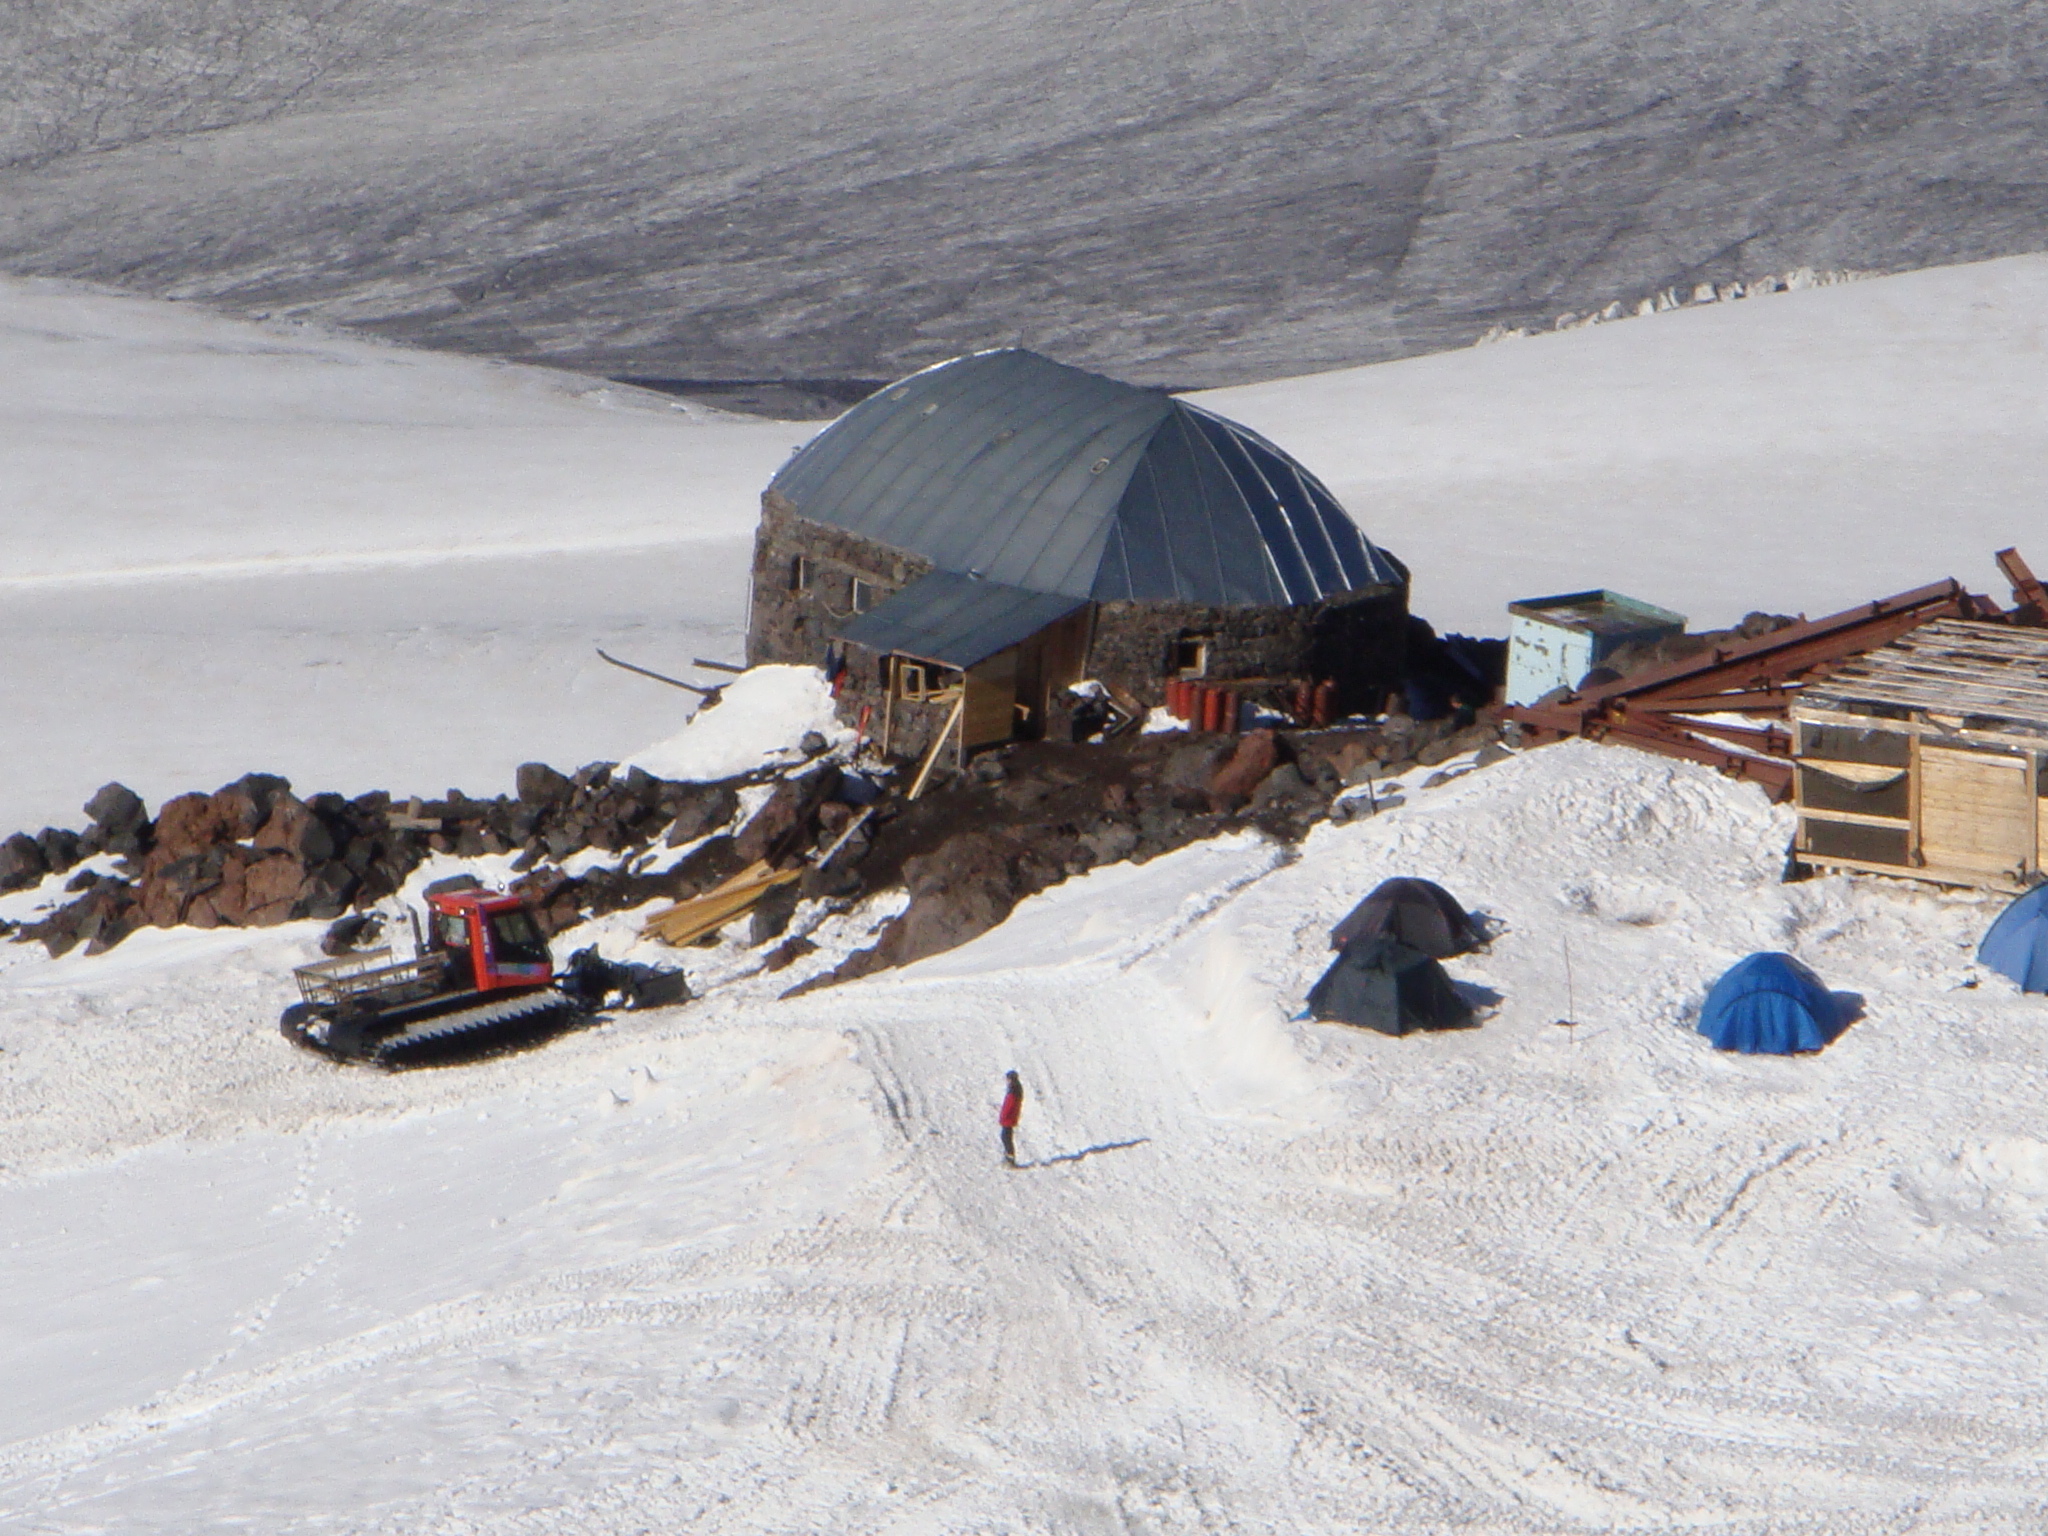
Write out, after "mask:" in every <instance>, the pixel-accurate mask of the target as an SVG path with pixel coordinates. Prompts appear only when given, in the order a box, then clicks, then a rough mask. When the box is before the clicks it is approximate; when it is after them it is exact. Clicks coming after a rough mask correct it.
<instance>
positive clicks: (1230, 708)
mask: <svg viewBox="0 0 2048 1536" xmlns="http://www.w3.org/2000/svg"><path fill="white" fill-rule="evenodd" d="M1243 726H1244V700H1243V698H1241V697H1240V696H1239V695H1238V694H1237V693H1236V691H1235V690H1230V689H1226V690H1225V691H1224V694H1223V729H1224V730H1226V731H1228V732H1229V733H1230V734H1231V735H1233V736H1235V735H1236V734H1237V733H1238V731H1239V730H1240V729H1242V728H1243Z"/></svg>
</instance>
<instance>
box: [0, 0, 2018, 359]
mask: <svg viewBox="0 0 2048 1536" xmlns="http://www.w3.org/2000/svg"><path fill="white" fill-rule="evenodd" d="M2044 128H2048V30H2044V29H2043V28H2042V27H2041V26H2040V25H2039V20H2038V17H2036V15H2035V14H2034V12H2033V11H2032V10H2031V9H2030V8H2028V7H2024V6H2012V5H2007V4H1996V3H1991V0H1958V3H1955V4H1949V5H1942V6H1925V5H1917V4H1907V3H1887V4H1875V5H1864V6H1858V7H1850V8H1843V7H1839V6H1829V5H1821V4H1817V3H1815V0H1750V3H1744V4H1735V5H1722V6H1712V7H1701V6H1694V5H1685V4H1680V3H1678V0H1620V3H1618V4H1615V5H1611V6H1606V7H1599V8H1589V7H1586V6H1583V5H1563V4H1524V5H1513V6H1504V5H1500V4H1496V3H1490V0H1489V3H1483V4H1482V3H1479V0H1450V3H1448V4H1444V5H1433V6H1416V5H1411V4H1405V3H1396V0H1373V3H1368V4H1339V3H1336V0H1274V3H1271V4H1264V5H1258V6H1250V5H1238V4H1230V5H1218V4H1194V3H1190V0H1133V3H1128V4H1118V5H1114V6H1102V5H1098V4H1095V3H1094V0H1027V3H1022V4H1014V5H1008V6H1002V7H996V8H989V7H971V6H959V5H954V4H941V3H938V0H889V3H887V4H884V3H882V0H841V3H837V4H833V5H829V6H823V7H820V6H795V7H792V6H770V5H767V4H763V3H761V0H722V3H712V4H693V5H688V6H685V5H680V4H677V3H675V0H621V3H616V4H608V5H605V6H602V7H564V6H561V5H559V4H556V3H554V0H492V3H490V4H484V3H481V0H467V3H455V4H447V5H435V6H421V5H417V4H413V3H410V0H263V3H257V0H111V3H109V4H106V5H99V6H95V7H93V8H92V9H91V14H90V17H89V18H82V17H81V13H80V12H79V10H78V7H76V6H75V5H73V4H70V3H68V0H16V3H13V4H10V5H8V6H6V7H4V8H0V270H5V271H12V272H16V273H37V274H50V275H59V276H69V277H80V278H90V279H97V280H101V281H106V282H112V283H116V284H121V285H126V286H130V287H134V288H137V289H140V290H142V291H145V292H150V293H157V294H172V295H179V296H186V297H192V298H199V299H206V300H211V301H216V302H218V303H220V304H222V305H225V306H227V307H229V308H231V309H235V310H239V311H242V312H245V313H248V312H259V313H283V314H305V315H313V316H319V317H322V318H325V319H328V320H334V321H340V322H344V323H347V324H350V325H355V326H360V327H363V328H365V329H368V330H372V331H376V332H380V333H383V334H387V335H391V336H396V337H403V338H405V339H408V340H412V341H417V342H424V343H426V344H429V345H432V346H438V347H447V348H453V349H457V350H461V351H468V352H476V353H485V354H491V355H497V356H504V357H512V358H520V359H529V360H535V361H543V362H550V363H555V364H560V365H564V366H568V367H572V368H579V369H585V370H590V371H594V372H601V373H606V374H612V375H631V376H644V377H669V378H688V379H695V380H717V379H773V378H797V379H812V380H830V379H847V378H867V379H873V378H887V377H892V376H894V375H896V374H898V373H901V372H903V371H905V370H906V369H909V368H911V367H914V366H918V365H922V364H925V363H929V362H931V361H933V360H935V359H938V358H942V357H946V356H950V355H952V354H955V353H958V352H961V351H963V350H967V349H970V348H975V347H982V346H988V345H995V344H1008V343H1022V344H1024V345H1027V346H1031V347H1035V348H1038V349H1040V350H1043V351H1046V352H1049V353H1051V354H1052V355H1054V356H1057V357H1060V358H1063V359H1065V360H1068V361H1071V362H1075V363H1080V364H1084V365H1088V366H1093V367H1097V368H1101V369H1105V370H1107V371H1110V372H1113V373H1116V374H1119V375H1122V376H1125V377H1130V378H1135V379H1139V380H1144V381H1152V382H1165V383H1170V384H1176V385H1197V384H1219V383H1231V382H1239V381H1244V380H1249V379H1255V378H1263V377H1271V376H1274V375H1276V374H1283V373H1293V372H1301V371H1306V370H1311V369H1316V368H1324V367H1331V366H1336V365H1341V364H1347V363H1356V362H1362V361H1370V360H1375V359H1381V358H1387V357H1392V356H1397V355H1401V354H1406V353H1412V352H1417V351H1426V350H1436V349H1440V348H1443V347H1447V346H1453V345H1457V344H1460V343H1463V342H1466V341H1469V340H1471V339H1472V338H1473V337H1474V336H1476V335H1478V334H1479V333H1481V332H1482V331H1484V330H1485V329H1487V328H1488V327H1490V326H1492V325H1495V324H1508V325H1532V324H1534V325H1542V324H1548V323H1549V322H1550V321H1552V320H1553V319H1554V318H1555V317H1556V316H1558V315H1559V314H1560V313H1563V312H1578V313H1584V312H1586V311H1589V310H1593V309H1598V308H1600V307H1601V306H1604V305H1606V304H1608V303H1609V302H1610V301H1615V300H1620V301H1624V302H1629V301H1633V300H1636V299H1639V298H1642V297H1644V296H1647V295H1650V294H1653V293H1656V292H1659V291H1661V290H1664V289H1667V288H1672V287H1677V288H1680V289H1685V290H1689V289H1691V288H1693V287H1694V286H1695V285H1697V284H1700V283H1703V282H1717V281H1718V282H1729V281H1734V280H1739V279H1753V278H1756V277H1758V276H1761V275H1764V274H1770V273H1783V272H1786V271H1788V270H1790V269H1793V268H1796V267H1801V266H1811V267H1816V268H1823V269H1828V268H1833V269H1864V270H1893V269H1904V268H1912V267H1919V266H1926V265H1933V264H1939V263H1945V262H1952V261H1959V260H1968V259H1974V258H1981V257H1989V256H1996V255H2003V254H2010V253H2013V252H2018V251H2027V250H2035V249H2039V248H2041V247H2042V246H2043V245H2044V244H2048V240H2044V231H2048V179H2044V178H2043V177H2042V175H2041V173H2040V164H2041V149H2040V146H2041V144H2042V143H2043V142H2044Z"/></svg>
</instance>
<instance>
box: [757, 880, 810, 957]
mask: <svg viewBox="0 0 2048 1536" xmlns="http://www.w3.org/2000/svg"><path fill="white" fill-rule="evenodd" d="M801 900H802V896H801V894H800V893H799V891H798V889H797V882H796V881H794V880H791V881H789V882H788V883H787V884H785V885H778V886H776V887H775V888H774V889H773V890H771V891H769V892H768V894H767V895H765V896H763V897H762V898H761V899H760V900H759V901H757V902H755V903H754V910H753V911H752V912H750V913H748V914H747V943H748V944H750V945H754V946H759V945H762V944H766V943H768V942H769V941H770V940H773V939H779V938H781V937H782V935H783V932H784V930H785V929H787V928H788V927H789V920H790V919H791V918H792V917H794V916H796V909H797V903H798V902H799V901H801Z"/></svg>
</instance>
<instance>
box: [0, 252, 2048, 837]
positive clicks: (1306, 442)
mask: <svg viewBox="0 0 2048 1536" xmlns="http://www.w3.org/2000/svg"><path fill="white" fill-rule="evenodd" d="M2044 335H2048V258H2043V257H2015V258H2012V259H2010V260H2006V261H1997V262H1986V263H1980V264H1977V265H1974V266H1967V267H1954V268H1945V269H1942V270H1939V271H1933V272H1922V273H1913V274H1908V275H1905V276H1901V277H1895V278H1884V279H1874V280H1871V281H1867V282H1859V283H1851V284H1845V285H1841V286H1837V287H1829V288H1820V289H1813V290H1809V291H1806V292H1801V293H1790V294H1778V295H1772V296H1770V297H1765V298H1756V299H1748V300H1743V301H1741V302H1739V303H1730V304H1709V305H1700V306H1694V307H1691V308H1686V309H1682V310H1677V311H1673V312H1670V313H1667V314H1660V315H1655V316H1651V317H1648V318H1644V319H1631V320H1626V321H1620V322H1616V323H1613V324H1609V325H1602V326H1597V327H1593V328H1591V329H1586V330H1578V331H1569V332H1564V333H1561V334H1556V335H1548V336H1540V337H1530V338H1525V339H1520V340H1515V341H1508V342H1503V343H1499V344H1495V345H1490V346H1484V347H1475V348H1467V349H1465V350H1463V351H1459V352H1454V353H1446V354H1442V355H1440V356H1436V357H1428V358H1415V359H1409V360H1406V361H1403V362H1398V363H1391V364H1385V365H1381V366H1378V367H1374V368H1362V369H1352V370H1347V371H1343V372H1337V373H1329V374H1317V375H1310V376H1307V377H1303V378H1298V379H1288V380H1280V381H1275V382H1273V383H1269V384H1263V385H1257V386H1252V387H1248V388H1245V389H1234V390H1224V391H1217V392H1214V393H1211V394H1208V395H1204V396H1202V397H1201V398H1202V399H1203V401H1204V402H1205V403H1208V404H1211V405H1213V406H1214V407H1215V408H1217V409H1219V410H1222V411H1223V412H1225V413H1226V414H1228V415H1231V416H1234V417H1236V418H1238V419H1240V420H1243V421H1245V422H1247V423H1249V424H1250V425H1252V426H1255V427H1257V428H1258V429H1259V430H1261V431H1263V432H1265V433H1266V434H1268V435H1269V436H1271V437H1273V438H1274V439H1275V440H1276V441H1278V442H1279V443H1281V444H1282V445H1283V446H1285V447H1286V448H1288V449H1289V450H1290V451H1291V452H1293V453H1295V454H1297V455H1298V456H1299V457H1301V458H1302V459H1303V460H1304V461H1305V462H1307V463H1308V464H1309V465H1310V466H1311V467H1312V468H1314V469H1316V470H1317V471H1318V472H1319V473H1321V474H1322V475H1323V476H1324V478H1326V479H1327V480H1328V481H1329V482H1330V483H1331V485H1332V486H1333V487H1334V488H1335V489H1336V491H1337V492H1338V494H1339V495H1340V497H1342V499H1343V500H1344V502H1345V503H1346V505H1347V506H1349V507H1350V508H1351V509H1352V510H1353V512H1354V513H1355V514H1356V515H1357V516H1358V518H1359V519H1360V521H1361V522H1362V523H1363V524H1364V525H1365V527H1366V529H1367V531H1368V532H1369V533H1371V535H1372V536H1373V537H1374V538H1375V539H1378V540H1380V541H1381V542H1383V543H1384V544H1385V545H1386V546H1387V547H1388V548H1389V549H1392V550H1393V551H1394V552H1395V553H1396V554H1398V555H1400V556H1401V557H1402V558H1403V559H1404V560H1406V561H1407V562H1408V563H1409V565H1410V566H1411V568H1412V569H1413V570H1414V573H1415V597H1414V603H1415V608H1416V611H1417V612H1419V613H1422V614H1423V615H1425V616H1426V617H1428V618H1429V619H1430V620H1432V621H1433V622H1434V623H1436V624H1437V625H1438V626H1439V627H1440V628H1444V629H1458V630H1463V631H1465V632H1467V633H1477V634H1499V633H1502V632H1503V630H1504V628H1505V622H1506V619H1505V607H1506V604H1507V603H1508V602H1509V601H1510V600H1512V599H1514V598H1519V597H1531V596H1538V595H1542V594H1545V593H1550V592H1560V591H1572V590H1577V589H1580V588H1585V587H1594V586H1612V587H1618V588H1620V589H1622V590H1624V591H1628V592H1632V593H1634V594H1636V595H1638V596H1641V597H1645V598H1649V599H1651V600H1653V601H1656V602H1659V603H1663V604H1665V605H1667V606H1669V607H1674V608H1676V609H1678V610H1679V611H1680V612H1683V613H1686V614H1689V615H1690V616H1691V617H1692V618H1693V620H1694V622H1695V624H1696V625H1697V626H1699V627H1707V626H1712V625H1717V624H1723V623H1728V622H1732V621H1733V620H1735V619H1738V618H1740V617H1741V616H1742V614H1743V613H1745V612H1747V611H1749V610H1752V609H1757V608H1764V609H1770V610H1775V611H1782V612H1799V611H1804V612H1807V613H1811V614H1818V613H1822V612H1829V611H1832V610H1834V609H1836V608H1840V607H1846V606H1848V605H1850V604H1853V603H1856V602H1859V601H1862V600H1864V599H1867V598H1871V597H1877V596H1884V595H1887V594H1889V593H1891V592H1895V591H1898V590H1901V589H1903V588H1905V587H1909V586H1914V585H1918V584H1919V583H1921V582H1923V581H1929V580H1933V579H1936V578H1938V577H1941V576H1946V575H1955V576H1957V577H1959V578H1961V579H1963V580H1965V581H1967V582H1969V583H1971V584H1972V585H1973V586H1975V587H1977V588H1978V589H1979V590H1990V591H1994V592H1999V593H2000V594H2001V595H2002V587H2001V586H2000V579H1999V577H1998V575H1997V572H1996V570H1995V569H1994V568H1993V567H1992V565H1991V562H1990V555H1991V551H1992V550H1994V549H1997V548H2001V547H2003V546H2005V545H2008V544H2018V545H2019V546H2020V547H2021V548H2022V550H2027V549H2029V547H2030V545H2031V546H2033V548H2032V557H2033V559H2034V560H2035V562H2036V564H2037V566H2043V567H2048V543H2043V542H2042V531H2043V530H2048V523H2044V522H2043V521H2042V519H2041V518H2040V517H2039V515H2038V512H2037V508H2036V491H2037V488H2038V486H2039V485H2040V484H2042V483H2043V481H2044V480H2048V417H2044V415H2043V413H2042V411H2041V409H2040V401H2042V400H2043V399H2048V361H2044V359H2048V348H2044V346H2043V344H2042V343H2043V337H2044ZM814 430H815V428H814V427H811V426H806V425H796V424H781V423H772V422H771V423H763V422H758V421H741V420H736V419H732V418H718V417H714V416H710V415H708V414H706V413H703V412H701V411H695V410H683V409H679V408H677V407H676V406H675V405H674V404H673V403H671V402H667V401H663V400H660V399H658V398H655V397H651V396H648V395H645V394H643V393H641V392H639V391H633V390H625V389H620V388H618V387H616V386H603V385H592V384H590V383H589V382H588V381H585V380H580V379H575V378H572V377H568V376H564V375H559V374H549V373H544V372H538V371H534V370H527V369H522V368H517V367H511V366H505V365H489V364H482V363H476V362H471V361H467V360H463V359H457V358H448V357H442V356H437V355H435V354H431V353H421V352H416V351H411V350H408V349H404V348H398V347H392V346H383V345H378V344H374V343H367V342H359V341H353V340H346V339H337V338H335V337H333V336H332V335H329V334H326V333H321V332H317V331H311V330H303V329H293V328H289V327H278V326H269V327H260V326H251V325H246V324H240V323H236V322H232V321H228V320H224V319H221V318H220V317H218V316H215V315H211V314H208V313H206V312H204V311H203V310H200V309H198V308H197V307H195V306H173V305H167V304H162V303H153V302H150V301H144V300H137V299H122V298H111V297H106V296H103V295H94V294H87V293H83V292H80V291H77V290H72V289H68V288H64V287H61V286H58V285H51V284H20V283H15V284H7V283H4V282H0V486H4V487H5V488H6V490H5V491H4V492H0V494H4V495H6V496H7V497H8V500H7V501H6V502H5V503H4V508H5V515H6V517H7V519H8V534H9V537H8V539H7V541H6V543H5V545H4V547H0V636H4V638H5V643H6V645H7V648H8V655H9V658H10V673H9V678H8V681H7V682H6V684H5V685H4V693H0V700H4V703H5V707H6V710H7V712H8V713H7V719H8V720H9V721H10V722H11V723H13V724H14V726H15V729H14V730H13V731H12V733H11V734H12V737H13V750H12V752H11V754H10V758H9V763H8V766H9V769H10V772H9V773H8V774H7V775H5V776H0V831H11V830H14V829H15V828H17V827H22V826H27V827H30V828H33V827H36V826H40V825H43V824H45V823H56V824H59V825H69V824H73V823H75V821H76V820H77V815H78V811H77V807H78V805H79V803H80V802H81V801H82V800H83V799H84V797H85V796H86V795H88V794H90V793H91V792H92V790H93V789H95V788H96V787H98V785H100V784H101V783H104V782H105V781H106V780H108V779H112V778H122V779H126V780H128V781H129V782H130V783H132V784H133V786H134V787H135V788H136V789H138V790H140V791H141V792H142V793H143V794H144V795H145V796H147V797H148V798H149V799H150V800H151V801H155V800H157V799H159V798H161V797H162V796H163V795H165V794H168V793H172V792H175V791H178V790H183V789H189V788H193V787H201V788H211V787H213V786H215V785H217V784H221V783H224V782H226V781H227V780H229V779H232V778H235V777H237V776H239V775H240V774H242V773H244V772H246V771H248V770H250V769H252V768H263V769H268V770H271V771H276V772H283V773H286V774H288V775H290V776H291V777H292V778H293V779H295V780H296V781H297V782H298V783H299V784H300V785H301V787H302V788H305V789H309V790H310V789H324V788H335V789H341V790H345V791H348V792H351V793H353V792H356V791H359V790H362V789H367V788H372V787H383V788H390V789H394V790H398V791H402V792H413V791H423V792H428V793H432V792H435V791H438V790H441V789H443V788H445V787H447V786H449V785H451V784H454V785H460V786H461V787H463V788H464V789H467V790H470V791H472V792H475V793H489V792H495V791H496V790H497V789H500V788H503V787H505V786H506V785H507V784H508V783H509V780H510V775H511V771H512V769H513V767H514V766H515V765H516V764H518V763H519V762H521V761H523V760H525V759H528V758H534V757H541V758H546V759H549V760H551V761H556V762H560V763H563V764H565V765H568V766H572V767H573V766H575V765H576V764H578V763H582V762H587V761H591V760H593V759H596V758H600V757H603V758H617V757H620V756H622V755H624V754H626V753H629V752H631V751H633V750H635V749H636V748H639V747H641V746H643V745H645V744H646V743H647V742H650V741H654V740H658V739H660V738H662V737H665V736H667V735H668V734H669V733H670V731H671V730H673V728H674V727H675V725H676V724H677V723H678V722H679V721H680V720H681V718H682V717H683V715H684V714H685V713H686V712H687V709H688V705H689V698H688V696H687V695H684V694H679V693H674V692H673V691H671V690H665V689H663V688H661V687H660V686H659V685H658V684H655V683H651V682H646V681H644V680H641V679H637V678H634V677H631V676H630V675H628V674H626V673H622V672H618V671H615V670H613V669H611V668H608V667H605V666H603V665H602V664H601V663H599V662H598V661H597V659H596V655H595V647H597V646H598V645H605V646H607V647H608V648H609V649H611V650H613V651H614V652H615V653H618V652H625V653H627V654H629V655H630V656H631V657H632V658H633V659H638V660H643V661H646V662H648V663H649V664H652V665H655V666H657V667H660V668H662V669H664V670H670V671H675V670H687V667H688V663H689V660H690V658H692V657H693V656H699V655H704V656H713V657H732V656H735V655H737V653H738V650H739V645H740V629H741V626H742V623H743V619H744V612H745V579H746V575H745V573H746V561H747V552H748V541H749V538H750V535H751V530H752V527H753V521H754V518H755V516H756V509H757V507H758V504H759V502H758V497H759V492H760V488H761V486H762V485H764V484H765V483H766V482H767V480H768V478H769V476H770V475H771V474H772V473H773V472H774V469H775V468H776V466H777V465H779V464H780V463H781V461H782V459H783V457H784V456H785V455H786V454H787V453H788V452H789V451H790V450H791V449H792V448H794V447H795V446H796V445H797V444H798V443H800V442H802V441H803V440H804V439H805V438H806V437H807V436H808V435H809V434H810V433H811V432H812V431H814ZM17 488H18V489H17ZM401 696H403V697H405V698H407V699H408V700H409V702H408V703H407V704H406V705H405V707H404V709H403V710H402V711H399V712H398V713H397V714H394V712H393V705H392V700H393V699H394V698H398V697H401ZM395 720H404V721H407V722H418V721H421V720H424V721H426V722H428V723H427V724H426V725H424V726H422V725H418V724H416V723H409V724H406V725H405V726H404V727H403V728H393V725H392V722H393V721H395Z"/></svg>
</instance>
